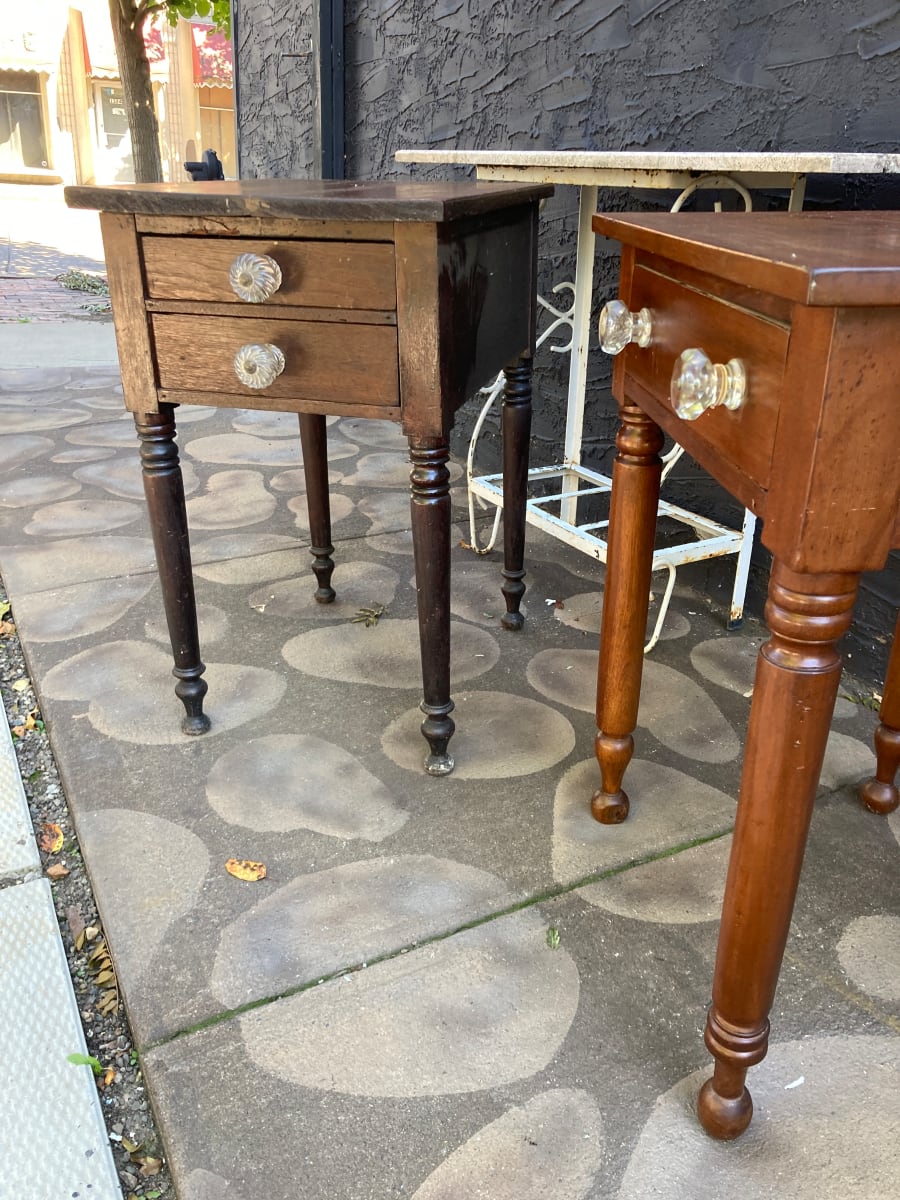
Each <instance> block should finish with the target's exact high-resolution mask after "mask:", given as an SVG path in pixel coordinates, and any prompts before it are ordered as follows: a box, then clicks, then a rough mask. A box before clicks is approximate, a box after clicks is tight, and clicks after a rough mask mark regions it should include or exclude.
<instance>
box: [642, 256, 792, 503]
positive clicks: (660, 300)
mask: <svg viewBox="0 0 900 1200" xmlns="http://www.w3.org/2000/svg"><path fill="white" fill-rule="evenodd" d="M630 308H631V309H632V311H637V310H638V309H639V308H649V309H650V312H651V314H652V334H651V340H650V345H649V346H647V347H646V348H645V349H640V348H639V347H637V346H629V347H628V350H627V351H626V355H627V362H626V368H625V369H626V375H627V377H628V378H629V379H633V380H634V381H635V382H636V383H638V384H640V386H641V387H642V388H643V389H644V390H645V391H647V392H649V393H650V394H651V395H652V396H653V398H654V399H655V400H656V401H658V403H659V404H661V405H662V406H663V408H664V409H665V410H666V412H665V414H664V419H663V418H661V417H660V415H659V414H658V413H651V415H652V416H654V418H655V419H657V420H660V423H661V424H663V426H664V428H665V429H666V431H667V432H668V433H669V434H670V435H671V436H672V437H674V438H675V439H676V440H677V441H679V442H682V443H683V444H684V445H685V447H686V448H687V449H688V450H689V451H690V453H691V454H693V455H694V457H695V458H697V459H698V460H699V461H700V462H701V463H704V465H706V466H707V467H709V462H710V460H709V458H708V457H707V456H706V455H705V454H704V451H705V450H709V451H711V452H712V453H713V454H714V455H715V457H716V459H717V460H721V459H725V460H726V461H727V462H728V463H730V465H731V466H733V467H734V468H736V470H737V471H738V472H739V473H740V474H741V475H743V476H745V477H746V478H747V479H748V480H750V481H751V482H752V483H754V484H755V485H756V486H758V487H760V488H762V489H766V488H767V487H768V481H769V471H770V464H771V459H772V448H773V445H774V441H775V429H776V426H777V423H778V409H779V405H780V402H781V393H782V381H783V377H784V369H785V361H786V358H787V348H788V342H789V339H790V330H789V328H788V327H787V326H786V325H784V324H782V323H780V322H778V321H775V320H772V319H767V318H765V317H762V316H760V315H758V314H756V313H753V312H750V311H748V310H747V309H746V308H741V307H739V306H738V305H735V304H732V303H729V302H727V301H725V300H722V299H720V298H718V297H716V296H711V295H709V294H707V293H704V292H702V291H699V290H694V289H693V288H688V287H685V286H683V285H682V284H680V283H678V282H676V281H675V280H673V279H670V278H668V277H667V276H665V275H661V274H658V273H657V272H656V271H652V270H649V269H646V268H644V267H641V266H637V267H636V268H635V271H634V276H633V287H632V295H631V304H630ZM692 347H697V348H699V349H701V350H703V351H705V353H706V354H707V355H708V356H709V358H710V359H711V361H712V362H714V363H726V362H728V360H729V359H732V358H738V359H740V360H741V362H742V363H743V364H744V368H745V370H746V373H747V394H746V396H745V399H744V403H743V405H742V407H741V408H739V409H737V410H736V411H735V412H730V411H728V410H727V409H724V408H717V409H713V410H711V411H709V412H705V413H703V414H702V416H700V417H698V418H697V420H696V421H683V420H681V419H680V418H679V417H678V416H677V414H676V413H675V412H674V410H673V409H672V405H671V401H670V399H669V384H670V381H671V378H672V369H673V367H674V365H675V362H676V360H677V359H678V357H679V356H680V354H681V352H682V351H683V350H687V349H690V348H692ZM626 386H627V385H626Z"/></svg>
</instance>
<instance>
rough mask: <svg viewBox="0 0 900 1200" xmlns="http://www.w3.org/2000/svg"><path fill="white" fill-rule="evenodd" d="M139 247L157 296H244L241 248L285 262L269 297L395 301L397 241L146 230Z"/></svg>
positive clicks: (288, 301) (319, 304) (369, 303)
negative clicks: (239, 279)
mask: <svg viewBox="0 0 900 1200" xmlns="http://www.w3.org/2000/svg"><path fill="white" fill-rule="evenodd" d="M141 247H142V249H143V255H144V270H145V273H146V276H147V295H148V296H149V297H150V298H151V299H154V300H212V301H217V302H219V303H224V302H229V301H230V302H231V303H232V304H243V303H244V301H242V300H241V299H240V297H239V296H237V295H236V294H235V292H234V291H233V290H232V287H231V284H230V283H229V280H228V272H229V270H230V269H231V264H232V263H233V262H234V260H235V259H236V258H237V257H238V255H241V254H260V255H266V256H267V257H269V258H273V259H274V260H275V261H276V262H277V263H278V266H279V267H280V268H281V286H280V287H279V289H278V291H277V292H275V293H274V294H273V295H272V296H271V298H269V299H268V300H267V301H266V303H267V304H282V305H301V306H305V307H307V308H356V309H360V308H365V309H384V310H387V311H393V310H394V309H396V307H397V283H396V276H395V273H394V247H393V246H392V245H391V244H390V243H388V242H307V241H262V240H260V241H256V240H255V239H252V238H210V237H205V238H204V237H197V238H194V237H150V236H144V237H143V238H141Z"/></svg>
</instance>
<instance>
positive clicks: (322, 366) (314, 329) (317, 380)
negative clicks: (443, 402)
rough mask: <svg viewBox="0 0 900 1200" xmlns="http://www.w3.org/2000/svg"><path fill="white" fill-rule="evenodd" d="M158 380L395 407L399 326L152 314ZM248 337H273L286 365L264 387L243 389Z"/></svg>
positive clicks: (185, 386) (182, 387) (176, 386)
mask: <svg viewBox="0 0 900 1200" xmlns="http://www.w3.org/2000/svg"><path fill="white" fill-rule="evenodd" d="M150 321H151V327H152V331H153V341H154V343H155V346H156V362H157V374H158V381H159V386H160V387H162V388H167V389H172V390H177V391H198V392H231V393H237V394H241V395H246V396H247V401H248V407H252V404H251V401H252V400H253V398H254V397H256V398H257V399H259V398H262V397H272V398H275V399H278V400H283V401H290V400H317V401H330V402H332V403H334V402H338V403H340V404H341V405H348V404H369V405H378V406H383V407H386V408H389V407H397V406H398V405H399V403H400V390H399V382H398V367H397V330H396V328H395V327H393V326H380V325H351V324H339V325H332V324H329V323H328V322H324V321H289V320H285V321H281V320H274V321H273V320H252V319H251V318H246V319H244V318H240V317H194V316H180V315H174V314H172V315H168V314H165V315H164V314H156V315H154V316H152V317H151V318H150ZM249 343H270V344H272V345H275V346H277V347H278V349H279V350H281V352H282V353H283V354H284V359H285V366H284V370H283V371H282V373H281V374H280V375H279V376H278V378H277V379H276V380H275V381H274V382H273V383H271V384H270V385H269V386H268V387H267V388H261V389H258V390H257V389H254V388H249V387H245V385H244V384H242V383H241V382H240V381H239V380H238V378H237V376H236V375H235V372H234V356H235V355H236V354H237V352H238V350H239V349H240V348H241V346H244V345H247V344H249Z"/></svg>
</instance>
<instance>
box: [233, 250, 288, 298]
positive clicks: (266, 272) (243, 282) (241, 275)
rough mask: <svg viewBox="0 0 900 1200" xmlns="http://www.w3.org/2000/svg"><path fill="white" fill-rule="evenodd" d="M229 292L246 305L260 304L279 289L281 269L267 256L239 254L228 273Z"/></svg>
mask: <svg viewBox="0 0 900 1200" xmlns="http://www.w3.org/2000/svg"><path fill="white" fill-rule="evenodd" d="M228 282H229V283H230V284H231V290H232V291H233V292H234V294H235V295H236V296H237V297H238V298H239V299H241V300H246V301H247V303H248V304H262V303H263V302H264V301H265V300H268V299H269V297H270V296H274V295H275V293H276V292H277V291H278V289H279V288H280V287H281V267H279V265H278V263H277V262H276V261H275V259H274V258H269V256H268V254H239V255H238V256H237V258H236V259H235V260H234V262H233V263H232V264H231V268H230V270H229V272H228Z"/></svg>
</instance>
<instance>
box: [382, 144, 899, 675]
mask: <svg viewBox="0 0 900 1200" xmlns="http://www.w3.org/2000/svg"><path fill="white" fill-rule="evenodd" d="M396 158H397V160H398V161H400V162H422V163H425V162H427V163H453V164H468V165H474V166H475V167H476V169H477V172H478V177H479V178H481V179H502V180H507V181H510V180H525V179H528V180H532V181H541V182H549V183H562V184H574V185H576V186H578V188H579V213H578V241H577V248H576V260H575V282H574V284H572V283H561V284H557V285H556V287H554V288H553V293H554V295H559V293H560V292H561V291H562V290H563V289H569V290H570V291H571V292H572V303H571V306H570V307H569V308H568V309H566V310H563V309H560V308H558V307H556V306H555V305H553V304H551V303H550V302H549V301H547V300H545V299H544V298H543V297H541V296H538V304H539V307H540V308H541V309H542V310H543V311H544V312H546V313H549V314H550V315H551V318H552V319H551V321H550V323H549V324H548V325H547V327H546V328H545V329H544V330H543V332H542V333H541V334H540V335H539V337H538V339H537V346H538V347H540V346H542V345H543V344H544V343H545V342H546V341H547V340H548V339H549V338H550V337H552V336H553V335H554V334H556V333H557V332H558V330H560V329H561V327H562V326H568V328H569V330H570V337H569V341H568V342H567V343H566V344H564V345H551V346H550V349H551V351H552V352H555V353H558V354H562V353H570V354H571V358H570V366H569V387H568V402H567V409H566V431H565V442H564V448H563V460H562V462H559V463H554V464H552V465H550V466H545V467H533V468H531V469H530V470H529V472H528V478H529V481H530V482H531V481H533V482H535V483H541V484H544V483H545V482H546V481H551V480H559V490H554V491H552V493H551V494H548V495H541V496H530V497H529V498H528V500H527V502H526V520H527V522H528V523H529V524H530V525H534V526H536V527H537V528H539V529H543V530H544V531H545V532H546V533H549V534H551V535H552V536H554V537H558V538H560V539H561V540H562V541H564V542H567V543H568V544H569V545H571V546H574V547H575V548H576V549H577V550H580V551H582V552H583V553H585V554H588V555H590V556H591V557H593V558H595V559H597V561H598V562H603V563H605V562H606V554H607V543H606V541H605V538H604V537H603V533H602V531H604V530H605V528H606V526H607V524H608V522H607V521H596V522H583V523H580V524H579V522H578V505H579V501H580V500H583V499H585V498H587V497H588V496H592V495H597V494H600V493H603V492H608V491H609V490H610V488H611V486H612V480H611V479H610V477H609V476H607V475H602V474H600V473H599V472H597V471H593V470H591V469H589V468H587V467H585V466H583V465H582V463H581V441H582V432H583V424H584V403H585V382H586V379H587V356H588V348H589V339H590V335H591V299H592V288H593V269H594V234H593V231H592V229H591V217H592V216H593V214H594V213H595V212H596V211H597V191H598V187H600V186H606V187H620V188H679V189H680V195H679V197H678V199H677V200H676V202H675V204H674V205H673V211H678V209H680V208H681V206H682V205H683V204H684V202H685V200H687V199H688V197H689V196H691V195H692V194H693V193H694V192H695V191H697V190H698V189H701V188H733V189H735V190H737V191H738V192H739V193H740V195H741V197H742V199H743V201H744V205H745V207H746V209H747V210H749V209H750V208H751V207H752V202H751V197H750V192H749V189H750V188H754V187H757V188H758V187H778V188H783V189H785V190H787V191H788V193H789V200H788V208H789V209H790V210H791V211H796V210H799V209H801V208H802V207H803V198H804V193H805V187H806V175H807V173H810V172H816V173H823V174H824V173H832V172H834V173H838V172H839V173H842V174H848V173H860V172H865V173H888V172H890V173H894V172H897V171H898V170H900V156H898V155H862V154H853V155H831V154H695V155H691V154H671V153H659V154H655V153H643V152H633V153H632V152H623V153H614V152H601V151H598V152H590V151H585V152H572V153H568V152H562V151H558V152H542V151H533V152H527V151H525V152H516V151H462V150H458V151H453V150H451V151H446V150H401V151H398V152H397V154H396ZM502 390H503V375H502V374H501V375H499V376H498V377H497V379H496V380H495V382H494V383H493V384H492V385H491V386H490V387H489V388H485V389H482V391H483V394H484V395H485V396H486V400H485V403H484V405H483V407H482V409H481V412H480V414H479V416H478V419H477V420H476V422H475V427H474V429H473V431H472V437H471V440H470V443H469V452H468V457H467V461H466V475H467V482H468V489H469V532H470V539H471V542H470V548H471V549H472V550H474V551H475V552H476V553H478V554H486V553H488V552H489V551H490V550H491V549H492V548H493V546H494V544H495V541H496V538H497V531H498V528H499V523H500V516H501V512H502V506H503V477H502V474H495V475H477V474H476V473H475V465H474V460H475V451H476V447H477V443H478V439H479V437H480V435H481V431H482V428H483V426H484V422H485V419H486V417H487V415H488V413H489V412H490V410H491V408H492V406H493V405H494V404H495V403H497V401H498V399H499V397H500V395H501V393H502ZM682 453H683V451H682V449H681V447H680V446H677V445H676V446H673V447H672V449H671V450H670V451H669V452H668V453H667V454H666V455H665V456H664V458H663V463H664V469H663V481H665V478H666V476H667V475H668V474H669V472H670V471H671V469H672V467H673V466H674V465H675V463H676V462H677V460H678V459H679V458H680V457H681V454H682ZM476 501H478V502H480V503H481V504H482V505H487V504H492V505H495V506H496V509H497V512H496V515H495V519H494V523H493V527H492V530H491V534H490V537H489V539H488V541H487V542H486V543H485V544H484V545H482V546H479V544H478V540H477V527H476V519H475V502H476ZM554 510H555V511H554ZM659 516H660V517H665V518H668V519H670V520H672V521H675V522H676V523H678V524H679V525H683V526H685V527H686V528H688V529H690V530H691V531H692V535H693V540H692V541H688V542H685V543H683V544H680V545H676V546H669V547H665V548H660V549H658V550H656V551H655V552H654V556H653V570H654V571H665V572H666V573H667V578H666V584H665V590H664V592H663V597H662V602H661V604H660V609H659V613H658V616H657V619H656V625H655V627H654V630H653V633H652V634H651V636H650V639H649V641H648V643H647V645H646V646H645V648H644V651H645V653H646V652H647V651H649V650H651V649H652V648H653V647H654V646H655V645H656V643H657V641H658V640H659V636H660V633H661V631H662V627H663V623H664V621H665V617H666V612H667V610H668V605H669V601H670V599H671V596H672V592H673V590H674V587H675V573H676V570H677V568H678V567H679V566H681V565H683V564H685V563H690V562H699V561H702V560H705V559H710V558H720V557H722V556H725V555H730V554H734V555H736V558H737V562H736V569H735V578H734V588H733V590H732V599H731V611H730V614H729V620H728V627H729V628H735V627H736V626H738V625H739V624H740V623H741V620H742V619H743V611H744V597H745V594H746V590H747V578H748V573H749V568H750V552H751V550H752V546H753V534H754V530H755V527H756V518H755V516H754V515H753V514H752V513H751V512H749V511H748V512H746V513H745V515H744V520H743V524H742V526H741V528H740V529H733V528H729V527H728V526H725V525H721V524H719V523H718V522H716V521H711V520H708V519H707V518H705V517H702V516H699V515H698V514H697V513H692V512H689V511H688V510H687V509H684V508H681V507H679V506H678V505H674V504H670V503H669V502H668V501H665V500H661V501H660V504H659Z"/></svg>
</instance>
